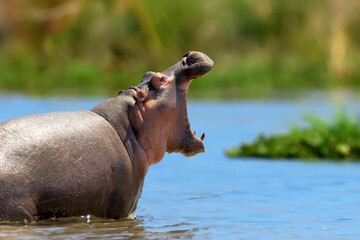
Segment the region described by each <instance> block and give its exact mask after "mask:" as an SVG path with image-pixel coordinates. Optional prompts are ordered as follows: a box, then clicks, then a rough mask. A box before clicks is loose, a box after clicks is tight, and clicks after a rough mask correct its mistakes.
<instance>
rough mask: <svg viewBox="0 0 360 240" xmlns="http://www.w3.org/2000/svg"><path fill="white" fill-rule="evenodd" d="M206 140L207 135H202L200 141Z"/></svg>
mask: <svg viewBox="0 0 360 240" xmlns="http://www.w3.org/2000/svg"><path fill="white" fill-rule="evenodd" d="M204 138H205V133H203V134H202V135H201V137H200V140H201V141H203V140H204Z"/></svg>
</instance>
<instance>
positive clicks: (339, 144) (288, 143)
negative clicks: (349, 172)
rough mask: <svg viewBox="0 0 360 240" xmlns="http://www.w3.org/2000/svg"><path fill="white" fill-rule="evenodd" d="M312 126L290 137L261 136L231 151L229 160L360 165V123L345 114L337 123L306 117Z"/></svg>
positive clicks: (339, 115) (292, 132)
mask: <svg viewBox="0 0 360 240" xmlns="http://www.w3.org/2000/svg"><path fill="white" fill-rule="evenodd" d="M304 118H305V121H306V122H307V123H308V126H307V127H305V128H301V127H299V126H294V127H292V128H291V130H290V131H289V132H288V133H285V134H278V135H273V136H264V135H262V134H261V135H259V136H258V137H257V138H256V139H255V141H254V142H253V143H243V144H242V145H241V146H240V147H234V148H229V149H227V150H226V154H227V155H228V156H229V157H261V158H277V159H279V158H280V159H304V160H316V159H328V160H334V161H340V160H349V161H360V123H359V121H356V120H355V119H354V118H353V117H352V116H350V115H348V114H346V113H345V112H344V111H338V112H337V113H336V114H335V117H334V121H333V122H332V123H329V122H327V121H325V120H324V119H322V118H320V117H318V116H315V115H310V114H306V115H305V117H304Z"/></svg>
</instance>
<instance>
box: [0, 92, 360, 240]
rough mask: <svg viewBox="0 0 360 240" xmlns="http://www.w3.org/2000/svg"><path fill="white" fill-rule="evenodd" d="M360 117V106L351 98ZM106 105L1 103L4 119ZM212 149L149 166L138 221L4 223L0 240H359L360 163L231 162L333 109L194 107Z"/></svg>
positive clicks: (309, 104) (273, 104)
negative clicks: (261, 138) (245, 145)
mask: <svg viewBox="0 0 360 240" xmlns="http://www.w3.org/2000/svg"><path fill="white" fill-rule="evenodd" d="M345 100H346V101H345V102H346V104H345V105H346V106H345V107H346V108H347V109H348V110H349V112H352V113H357V114H360V104H359V101H358V100H357V99H354V98H350V99H345ZM98 102H99V100H96V99H92V100H88V99H85V100H84V99H82V100H81V99H80V100H79V99H66V100H61V99H28V98H24V97H11V96H10V97H3V98H1V97H0V109H1V111H0V121H4V120H6V119H8V118H11V117H16V116H20V115H25V114H31V113H41V112H49V111H61V110H77V109H91V108H92V107H93V106H95V105H96V104H97V103H98ZM188 110H189V118H190V122H191V126H192V129H193V130H197V131H198V132H205V133H206V138H205V147H206V152H205V153H203V154H199V155H197V156H195V157H191V158H185V157H183V156H181V155H180V154H171V155H168V154H167V155H166V156H165V158H164V159H163V161H162V162H160V163H159V164H157V165H155V166H152V167H151V168H150V169H149V172H148V175H147V177H146V179H145V185H144V189H143V194H142V197H141V198H140V201H139V204H138V210H137V218H136V219H135V220H111V219H104V218H95V217H90V218H88V217H82V218H80V217H78V218H65V219H50V220H45V221H39V222H36V223H31V224H27V225H24V224H22V225H21V224H7V223H1V224H0V239H2V238H6V239H85V238H90V239H158V238H161V239H178V238H179V239H192V238H193V239H297V238H298V239H358V237H359V236H360V216H359V212H360V191H359V189H360V174H359V173H360V164H358V163H342V164H341V163H340V164H338V163H332V162H320V163H309V162H301V161H280V160H279V161H276V160H275V161H268V160H261V159H257V160H255V159H242V160H230V159H227V158H226V157H225V155H224V149H225V148H226V147H228V146H233V145H236V144H239V143H240V142H242V141H252V140H253V139H254V138H255V137H256V136H257V135H258V134H259V133H264V134H271V133H279V132H284V131H286V130H287V129H288V128H289V127H290V126H291V125H292V124H294V123H300V124H303V122H302V121H301V119H302V115H303V113H304V112H308V111H310V112H313V113H316V114H317V115H320V116H323V117H325V118H328V119H331V118H332V116H333V112H334V108H333V102H332V101H331V100H329V99H326V98H318V97H317V98H316V99H314V98H310V99H302V100H300V101H285V100H281V101H269V102H261V101H252V102H246V101H242V102H228V103H191V104H189V108H188Z"/></svg>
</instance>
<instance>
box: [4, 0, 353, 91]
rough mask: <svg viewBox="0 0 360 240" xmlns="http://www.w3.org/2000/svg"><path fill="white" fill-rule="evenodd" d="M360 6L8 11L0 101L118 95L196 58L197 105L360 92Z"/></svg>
mask: <svg viewBox="0 0 360 240" xmlns="http://www.w3.org/2000/svg"><path fill="white" fill-rule="evenodd" d="M359 8H360V2H359V1H355V0H325V1H324V0H312V1H309V0H305V1H291V0H259V1H250V0H224V1H218V0H199V1H191V0H183V1H167V0H151V1H149V0H108V1H95V0H71V1H70V0H36V1H35V0H29V1H3V2H2V3H1V4H0V91H15V92H24V93H27V94H55V95H57V94H86V95H99V94H100V95H114V94H116V93H117V91H118V90H120V89H123V88H127V87H128V86H129V85H137V84H138V83H139V82H140V79H141V77H142V75H143V74H144V73H145V72H146V71H148V70H154V71H161V70H163V69H164V68H165V67H168V66H170V65H171V64H173V63H174V62H176V61H177V60H178V59H179V57H180V56H182V55H183V54H184V53H185V52H187V51H189V50H199V51H203V52H205V53H206V54H208V55H209V56H210V57H211V58H212V59H213V60H214V62H215V67H214V69H213V71H212V73H211V74H209V75H208V76H206V77H204V78H205V79H203V80H202V81H194V83H193V85H192V87H191V91H190V94H191V96H192V97H205V98H213V97H217V98H239V97H257V96H264V95H269V94H271V93H272V91H274V90H282V89H285V90H286V89H292V90H294V89H313V88H316V89H330V88H333V87H345V88H346V87H351V88H352V89H354V88H355V89H360V81H359V77H360V68H359V67H358V66H359V65H360V60H359V59H360V35H359V32H360V31H359V30H358V26H359V22H360V15H359V14H358V12H359Z"/></svg>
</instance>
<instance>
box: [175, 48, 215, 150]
mask: <svg viewBox="0 0 360 240" xmlns="http://www.w3.org/2000/svg"><path fill="white" fill-rule="evenodd" d="M179 63H181V64H182V65H183V67H182V68H181V72H180V73H178V74H179V77H178V78H179V79H178V80H177V81H180V82H179V89H178V90H177V95H178V98H179V99H180V102H181V103H180V108H181V109H182V111H183V112H182V116H183V119H182V123H180V124H181V125H183V128H182V129H185V131H184V132H183V133H182V134H179V135H180V136H181V135H182V137H181V143H182V146H181V148H180V149H181V150H180V151H179V152H180V153H181V154H183V155H184V156H193V155H196V154H198V153H201V152H205V147H204V144H203V140H204V138H205V133H203V134H202V135H201V136H200V137H197V136H196V131H192V130H191V127H190V122H189V119H188V113H187V100H186V98H187V91H188V89H189V86H190V83H191V82H192V81H193V80H195V79H196V78H198V77H201V76H203V75H206V74H207V73H209V71H210V70H211V69H212V67H213V65H214V63H213V61H212V60H211V59H210V58H209V57H208V56H206V55H205V54H203V53H200V52H189V53H187V54H185V56H184V57H183V58H182V60H181V61H180V62H179Z"/></svg>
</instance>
